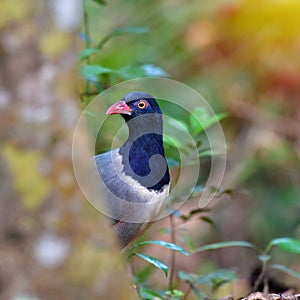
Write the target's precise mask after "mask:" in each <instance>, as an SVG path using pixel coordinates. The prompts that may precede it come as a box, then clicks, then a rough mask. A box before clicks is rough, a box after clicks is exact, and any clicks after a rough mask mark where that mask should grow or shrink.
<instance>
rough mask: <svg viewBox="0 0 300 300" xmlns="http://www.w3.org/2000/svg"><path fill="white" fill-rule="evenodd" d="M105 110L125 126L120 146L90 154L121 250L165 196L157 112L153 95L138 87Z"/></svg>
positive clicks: (164, 167)
mask: <svg viewBox="0 0 300 300" xmlns="http://www.w3.org/2000/svg"><path fill="white" fill-rule="evenodd" d="M106 114H107V115H114V114H119V115H121V116H122V117H123V119H124V120H125V123H126V125H127V127H128V139H127V140H126V141H125V143H124V144H123V145H122V146H121V147H120V148H117V149H113V150H110V151H108V152H105V153H102V154H98V155H96V156H95V161H96V167H97V171H98V173H99V175H100V179H101V181H102V183H103V186H104V198H105V204H106V206H107V209H108V215H109V217H110V218H111V220H112V227H113V230H114V231H115V233H116V235H117V237H118V240H119V243H120V246H121V248H125V247H126V246H128V244H130V243H131V242H132V241H133V240H134V239H136V238H137V237H138V236H140V235H141V234H142V233H143V232H144V231H145V229H146V228H148V227H149V226H150V225H151V224H152V223H153V220H154V219H155V218H156V217H158V216H159V214H160V212H161V211H162V210H163V208H164V206H165V203H166V199H167V196H168V194H169V189H170V173H169V168H168V164H167V161H166V158H165V150H164V146H163V119H162V116H163V114H162V111H161V109H160V107H159V105H158V103H157V101H156V100H155V98H154V97H153V96H152V95H150V94H148V93H145V92H140V91H134V92H130V93H128V94H126V95H125V96H124V97H123V98H122V99H121V100H120V101H117V102H116V103H114V104H113V105H111V106H110V107H109V108H108V110H107V111H106Z"/></svg>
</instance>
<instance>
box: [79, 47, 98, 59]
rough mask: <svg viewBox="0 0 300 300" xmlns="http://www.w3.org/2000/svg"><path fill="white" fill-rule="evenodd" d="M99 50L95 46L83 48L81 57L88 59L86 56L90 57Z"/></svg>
mask: <svg viewBox="0 0 300 300" xmlns="http://www.w3.org/2000/svg"><path fill="white" fill-rule="evenodd" d="M97 51H98V49H95V48H86V49H83V50H82V51H81V52H80V54H79V58H80V60H83V59H86V58H88V57H90V56H91V55H92V54H94V53H96V52H97Z"/></svg>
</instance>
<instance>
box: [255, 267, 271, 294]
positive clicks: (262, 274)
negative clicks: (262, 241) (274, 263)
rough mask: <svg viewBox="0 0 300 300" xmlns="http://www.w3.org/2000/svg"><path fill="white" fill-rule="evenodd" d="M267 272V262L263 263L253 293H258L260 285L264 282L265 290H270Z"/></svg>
mask: <svg viewBox="0 0 300 300" xmlns="http://www.w3.org/2000/svg"><path fill="white" fill-rule="evenodd" d="M266 271H267V261H263V262H262V267H261V271H260V273H259V275H258V277H257V279H256V281H255V283H254V286H253V291H254V292H256V291H257V289H258V286H259V284H260V283H261V282H262V281H263V282H264V290H265V289H268V280H266V279H265V278H266Z"/></svg>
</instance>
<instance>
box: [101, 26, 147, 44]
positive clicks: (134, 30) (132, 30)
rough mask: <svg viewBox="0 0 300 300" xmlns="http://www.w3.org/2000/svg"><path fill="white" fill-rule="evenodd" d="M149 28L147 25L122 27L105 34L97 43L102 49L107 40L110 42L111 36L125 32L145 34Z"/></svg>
mask: <svg viewBox="0 0 300 300" xmlns="http://www.w3.org/2000/svg"><path fill="white" fill-rule="evenodd" d="M148 32H149V29H148V28H146V27H122V28H118V29H115V30H113V31H112V32H111V33H109V34H108V35H107V36H105V37H104V38H103V39H102V40H101V41H100V42H99V44H98V45H97V47H96V48H97V49H100V48H102V47H103V46H104V44H105V43H106V42H108V41H109V40H110V39H111V38H113V37H115V36H119V35H123V34H145V33H148Z"/></svg>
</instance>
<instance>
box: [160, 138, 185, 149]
mask: <svg viewBox="0 0 300 300" xmlns="http://www.w3.org/2000/svg"><path fill="white" fill-rule="evenodd" d="M164 143H165V144H166V145H169V146H170V147H172V148H175V149H177V148H181V147H183V143H182V142H181V141H180V140H178V139H177V138H176V137H175V136H170V135H166V134H165V135H164Z"/></svg>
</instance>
